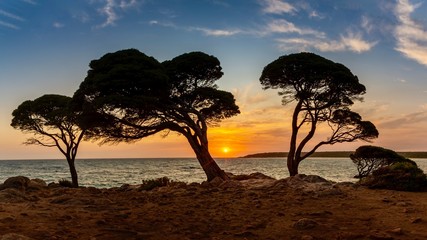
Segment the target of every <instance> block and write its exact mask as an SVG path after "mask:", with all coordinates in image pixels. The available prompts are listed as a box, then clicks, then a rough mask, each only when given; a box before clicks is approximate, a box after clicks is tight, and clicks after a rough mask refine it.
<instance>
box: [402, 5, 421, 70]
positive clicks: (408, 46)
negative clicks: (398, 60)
mask: <svg viewBox="0 0 427 240" xmlns="http://www.w3.org/2000/svg"><path fill="white" fill-rule="evenodd" d="M420 6H421V4H411V3H410V1H409V0H398V1H397V4H396V7H395V10H394V13H395V15H396V18H397V20H398V22H399V24H398V25H397V26H396V28H395V32H394V35H395V38H396V40H397V46H396V48H395V49H396V50H397V51H399V52H401V53H402V54H403V55H405V56H406V57H407V58H410V59H413V60H415V61H417V62H418V63H420V64H423V65H426V66H427V31H426V29H425V27H424V26H423V25H421V24H420V23H418V22H416V21H414V20H413V19H412V18H411V14H412V13H413V12H414V11H415V10H416V9H417V8H418V7H420Z"/></svg>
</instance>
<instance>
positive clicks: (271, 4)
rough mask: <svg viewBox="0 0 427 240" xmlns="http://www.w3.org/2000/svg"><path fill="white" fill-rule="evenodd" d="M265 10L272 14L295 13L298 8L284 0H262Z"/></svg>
mask: <svg viewBox="0 0 427 240" xmlns="http://www.w3.org/2000/svg"><path fill="white" fill-rule="evenodd" d="M260 3H261V4H262V5H263V6H264V8H263V10H262V11H263V12H264V13H270V14H283V13H294V12H296V11H297V9H296V8H295V7H294V6H292V5H291V4H289V3H287V2H285V1H282V0H262V1H260Z"/></svg>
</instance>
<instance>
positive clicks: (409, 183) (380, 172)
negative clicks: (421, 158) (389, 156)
mask: <svg viewBox="0 0 427 240" xmlns="http://www.w3.org/2000/svg"><path fill="white" fill-rule="evenodd" d="M361 184H363V185H366V186H368V187H369V188H377V189H390V190H398V191H412V192H417V191H426V190H427V177H426V175H425V174H424V172H423V171H422V170H421V169H419V168H418V166H417V165H416V164H414V163H413V161H403V162H396V163H393V164H391V165H389V166H385V167H381V168H379V169H377V170H375V171H374V172H373V173H372V175H371V176H368V177H366V178H365V179H363V180H362V181H361Z"/></svg>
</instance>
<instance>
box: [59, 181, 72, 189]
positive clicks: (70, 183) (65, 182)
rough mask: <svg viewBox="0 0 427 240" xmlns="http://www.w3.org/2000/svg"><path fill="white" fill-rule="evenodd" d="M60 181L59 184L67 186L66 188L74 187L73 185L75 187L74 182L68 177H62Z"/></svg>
mask: <svg viewBox="0 0 427 240" xmlns="http://www.w3.org/2000/svg"><path fill="white" fill-rule="evenodd" d="M58 183H59V185H60V186H61V187H66V188H73V187H75V186H74V184H73V183H72V182H71V181H70V180H68V179H61V180H59V182H58Z"/></svg>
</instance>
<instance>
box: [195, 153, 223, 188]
mask: <svg viewBox="0 0 427 240" xmlns="http://www.w3.org/2000/svg"><path fill="white" fill-rule="evenodd" d="M193 150H195V153H196V156H197V160H199V163H200V165H201V166H202V168H203V171H205V174H206V177H207V178H208V181H212V180H213V179H214V178H216V177H219V178H221V179H223V180H228V179H230V178H229V177H228V175H227V174H226V173H225V172H224V170H222V169H221V168H220V167H219V166H218V164H217V163H216V162H215V160H214V159H213V158H212V156H211V154H210V153H209V151H208V149H207V148H206V147H204V146H200V148H199V149H197V150H196V149H194V148H193Z"/></svg>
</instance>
